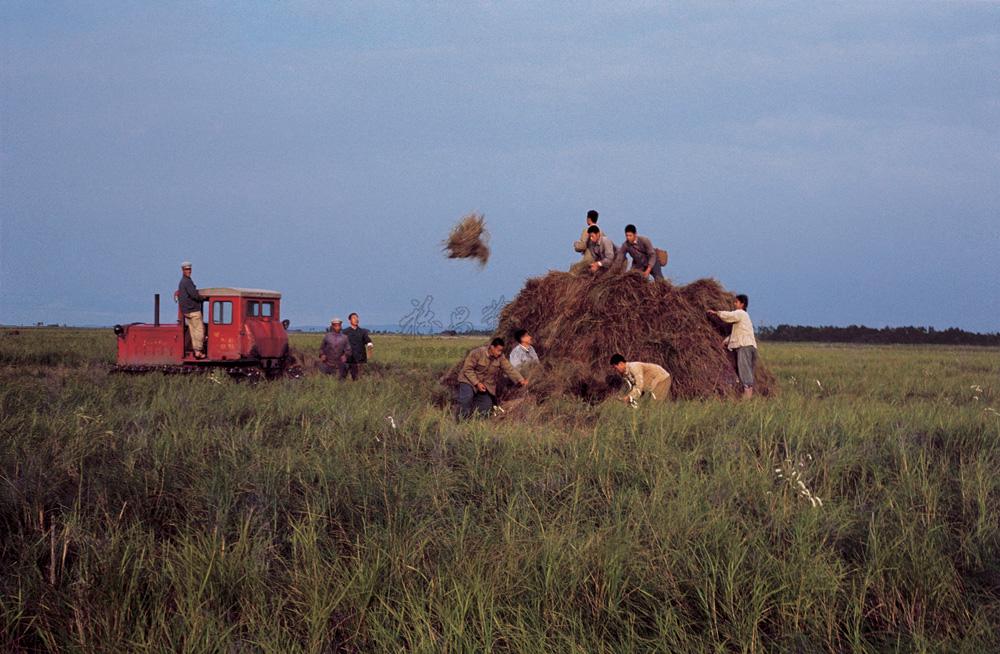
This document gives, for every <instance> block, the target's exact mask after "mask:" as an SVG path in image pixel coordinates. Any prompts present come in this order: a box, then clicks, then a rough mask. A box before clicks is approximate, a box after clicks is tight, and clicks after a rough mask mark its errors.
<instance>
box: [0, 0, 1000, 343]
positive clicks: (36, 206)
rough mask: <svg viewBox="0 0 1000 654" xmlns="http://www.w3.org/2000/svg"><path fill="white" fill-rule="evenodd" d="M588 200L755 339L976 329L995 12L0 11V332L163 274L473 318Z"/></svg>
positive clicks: (996, 175)
mask: <svg viewBox="0 0 1000 654" xmlns="http://www.w3.org/2000/svg"><path fill="white" fill-rule="evenodd" d="M588 209H597V210H598V211H600V213H601V218H600V225H601V226H602V227H603V228H604V230H605V231H606V232H607V233H608V234H609V235H610V236H611V237H612V239H613V240H615V242H620V241H621V240H622V237H623V229H624V226H625V225H626V224H627V223H634V224H635V225H637V226H638V230H639V233H640V234H644V235H647V236H649V237H650V238H651V239H652V240H653V242H654V244H656V245H657V246H658V247H662V248H665V249H667V250H668V251H669V252H670V263H669V265H668V266H667V268H666V269H665V271H664V272H665V274H666V275H667V276H668V277H669V278H670V279H671V280H672V281H673V282H674V283H678V284H683V283H688V282H690V281H693V280H695V279H699V278H702V277H714V278H716V279H718V280H719V281H720V282H721V283H722V284H723V285H724V286H725V287H726V288H728V289H730V290H732V291H733V292H743V293H746V294H748V295H749V296H750V313H751V315H752V316H753V318H754V321H755V322H756V323H757V324H758V325H777V324H781V323H786V324H809V325H849V324H865V325H869V326H875V327H881V326H886V325H891V326H896V325H922V326H932V327H935V328H945V327H951V326H956V327H960V328H964V329H969V330H974V331H989V332H996V331H1000V293H998V289H1000V257H998V254H997V253H998V252H1000V3H997V2H916V1H906V2H892V1H886V2H869V1H866V2H766V1H765V2H735V1H730V2H701V1H699V2H641V1H636V2H627V3H596V2H594V3H590V2H545V3H538V2H503V3H499V2H498V3H493V2H442V3H392V2H371V1H365V2H332V1H331V2H306V1H295V0H291V1H288V2H239V3H224V2H203V3H190V2H162V3H161V2H155V3H154V2H139V3H136V2H127V3H124V2H123V3H119V2H109V1H101V2H86V1H80V2H66V3H61V2H46V3H39V2H34V1H30V2H18V1H10V0H0V323H3V324H34V323H35V322H39V321H40V322H46V323H63V324H74V325H110V324H114V323H126V322H132V321H151V320H152V304H153V303H152V296H153V294H154V293H161V294H162V295H163V297H164V298H165V301H166V304H165V306H167V309H166V311H167V313H170V312H172V311H174V305H173V303H172V302H170V301H169V297H170V295H171V294H172V293H173V291H174V290H175V289H176V287H177V282H178V280H179V278H180V270H179V268H180V263H181V261H183V260H185V259H188V260H191V261H192V262H193V263H194V275H193V277H194V280H195V282H196V283H197V284H198V285H199V286H201V287H208V286H243V287H257V288H269V289H276V290H279V291H281V292H282V293H283V300H282V313H283V317H285V318H288V319H290V320H291V321H292V324H293V326H294V325H300V326H301V325H322V324H325V323H326V322H327V321H328V320H329V318H330V317H331V316H333V315H344V314H346V313H349V312H351V311H357V312H359V313H360V314H361V316H362V322H363V323H367V324H369V325H375V324H396V323H398V322H399V321H400V320H401V319H403V318H404V317H405V316H407V314H410V313H411V310H412V309H413V307H415V306H418V305H420V306H422V307H423V308H425V309H429V311H431V312H433V313H434V317H433V318H430V317H429V316H428V315H427V313H423V314H422V319H423V320H430V321H431V322H433V321H437V322H440V324H441V326H442V327H445V328H447V327H448V326H449V324H450V323H451V321H452V319H453V318H454V317H455V316H456V315H457V314H456V313H455V312H456V311H458V310H460V308H461V307H465V308H467V309H468V310H469V315H470V318H471V322H473V323H477V324H478V323H480V322H481V318H482V314H483V310H484V308H487V307H494V308H495V307H497V306H499V305H501V304H502V303H503V302H504V301H509V300H510V299H512V298H513V297H514V296H515V295H516V294H517V292H518V291H519V290H520V289H521V287H522V286H523V284H524V282H525V280H526V279H527V278H529V277H534V276H538V275H544V274H545V273H546V272H547V271H549V270H560V269H561V270H565V269H567V268H568V267H569V266H570V265H571V264H572V263H574V261H575V260H576V259H577V257H578V255H577V254H576V253H574V252H573V249H572V242H573V241H574V240H575V239H576V238H578V237H579V234H580V231H581V230H582V228H583V227H584V217H585V214H586V212H587V210H588ZM471 211H477V212H481V213H483V214H485V216H486V221H487V225H488V227H489V229H490V232H491V234H492V240H491V242H490V245H491V247H492V256H491V258H490V261H489V263H488V265H487V266H486V267H485V268H480V267H479V266H478V265H476V264H475V263H473V262H470V261H463V260H449V259H446V258H445V257H444V256H443V255H442V253H441V241H442V240H443V239H444V238H445V237H446V236H447V234H448V231H449V229H450V228H451V226H452V225H453V224H454V223H455V222H456V221H457V220H458V219H459V218H460V217H461V216H463V215H464V214H466V213H468V212H471Z"/></svg>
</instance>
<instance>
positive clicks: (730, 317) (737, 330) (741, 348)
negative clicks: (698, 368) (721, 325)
mask: <svg viewBox="0 0 1000 654" xmlns="http://www.w3.org/2000/svg"><path fill="white" fill-rule="evenodd" d="M749 304H750V299H749V298H748V297H747V296H746V295H737V296H736V301H735V305H736V309H735V310H734V311H714V310H712V309H709V310H708V312H709V313H710V314H712V315H715V316H718V317H719V318H720V319H721V320H722V321H724V322H728V323H732V325H733V331H732V333H731V334H730V335H729V336H728V337H727V338H726V340H724V341H723V344H724V345H725V346H726V347H728V348H729V349H730V350H734V351H735V352H736V370H737V372H738V373H739V376H740V383H741V384H742V385H743V397H744V398H750V397H753V369H754V367H755V366H756V365H757V339H756V338H754V335H753V323H752V322H750V314H748V313H747V306H748V305H749Z"/></svg>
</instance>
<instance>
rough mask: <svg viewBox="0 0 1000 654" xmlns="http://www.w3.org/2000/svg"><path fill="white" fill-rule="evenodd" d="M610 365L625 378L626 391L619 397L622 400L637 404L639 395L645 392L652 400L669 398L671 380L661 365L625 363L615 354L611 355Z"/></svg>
mask: <svg viewBox="0 0 1000 654" xmlns="http://www.w3.org/2000/svg"><path fill="white" fill-rule="evenodd" d="M611 367H612V368H614V369H615V372H617V373H618V374H619V375H621V376H622V378H624V379H625V381H626V382H627V385H628V387H629V391H628V393H627V394H626V395H623V396H622V397H621V400H622V402H625V403H626V404H631V405H632V406H638V402H639V397H640V396H641V395H642V394H643V393H647V392H648V393H649V395H650V397H652V398H653V399H654V400H659V401H661V402H662V401H664V400H668V399H670V384H671V381H672V380H671V378H670V373H669V372H667V371H666V369H665V368H664V367H663V366H659V365H657V364H655V363H642V362H641V361H629V362H627V363H626V362H625V357H623V356H622V355H620V354H616V355H614V356H613V357H611Z"/></svg>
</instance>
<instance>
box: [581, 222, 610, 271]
mask: <svg viewBox="0 0 1000 654" xmlns="http://www.w3.org/2000/svg"><path fill="white" fill-rule="evenodd" d="M587 248H588V249H589V250H590V256H591V257H593V259H594V262H593V263H592V264H590V272H597V271H598V270H601V269H604V270H607V269H608V268H610V267H611V266H612V264H614V262H615V244H614V242H612V240H611V239H610V238H608V237H607V236H605V235H604V234H602V233H601V228H600V227H598V226H597V225H591V226H590V227H588V228H587Z"/></svg>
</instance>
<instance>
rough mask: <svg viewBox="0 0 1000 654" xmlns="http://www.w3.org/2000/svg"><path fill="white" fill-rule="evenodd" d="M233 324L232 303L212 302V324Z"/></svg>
mask: <svg viewBox="0 0 1000 654" xmlns="http://www.w3.org/2000/svg"><path fill="white" fill-rule="evenodd" d="M232 322H233V303H232V302H212V324H213V325H229V324H232Z"/></svg>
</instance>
